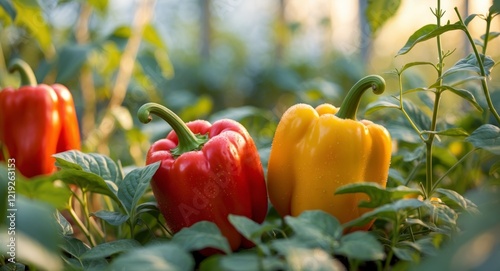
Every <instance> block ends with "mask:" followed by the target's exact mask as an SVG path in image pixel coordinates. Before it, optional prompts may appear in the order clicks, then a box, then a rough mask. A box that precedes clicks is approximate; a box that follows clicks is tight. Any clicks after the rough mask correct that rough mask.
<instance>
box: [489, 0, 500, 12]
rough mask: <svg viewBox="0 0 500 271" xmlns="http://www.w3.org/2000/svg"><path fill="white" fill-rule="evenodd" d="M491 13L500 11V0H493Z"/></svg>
mask: <svg viewBox="0 0 500 271" xmlns="http://www.w3.org/2000/svg"><path fill="white" fill-rule="evenodd" d="M489 12H490V14H492V15H493V14H499V13H500V0H493V5H492V6H491V7H490V9H489Z"/></svg>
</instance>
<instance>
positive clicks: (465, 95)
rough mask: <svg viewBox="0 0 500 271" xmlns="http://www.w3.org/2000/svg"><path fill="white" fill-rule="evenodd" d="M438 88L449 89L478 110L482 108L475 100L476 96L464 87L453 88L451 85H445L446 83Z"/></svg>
mask: <svg viewBox="0 0 500 271" xmlns="http://www.w3.org/2000/svg"><path fill="white" fill-rule="evenodd" d="M440 88H442V89H446V90H449V91H451V92H452V93H455V94H456V95H458V96H460V97H462V98H464V99H465V100H466V101H468V102H469V103H471V104H472V105H473V106H474V107H475V108H476V109H477V110H479V111H480V112H482V111H483V108H482V107H481V106H480V105H479V103H478V102H477V101H476V98H475V97H474V95H473V94H472V93H471V92H470V91H468V90H466V89H460V88H454V87H452V86H447V85H443V86H441V87H440Z"/></svg>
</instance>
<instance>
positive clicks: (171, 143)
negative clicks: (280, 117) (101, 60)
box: [138, 103, 268, 250]
mask: <svg viewBox="0 0 500 271" xmlns="http://www.w3.org/2000/svg"><path fill="white" fill-rule="evenodd" d="M150 113H155V114H157V115H159V116H160V117H162V118H163V119H164V120H166V121H167V122H168V123H169V124H170V126H172V128H173V131H172V132H170V133H169V134H168V135H167V137H166V138H165V139H161V140H159V141H157V142H155V143H154V144H152V146H151V147H150V149H149V152H148V154H147V157H146V164H151V163H154V162H157V161H161V165H160V167H159V169H158V170H157V171H156V174H155V175H154V176H153V179H152V182H151V187H152V189H153V193H154V195H155V198H156V200H157V202H158V206H159V209H160V211H161V213H162V214H163V216H164V218H165V221H166V223H167V226H168V228H169V229H170V230H172V231H173V232H174V233H175V232H178V231H179V230H181V229H182V228H184V227H189V226H191V225H193V224H194V223H196V222H199V221H203V220H207V221H211V222H214V223H215V224H216V225H217V226H218V227H219V229H220V230H221V232H222V234H223V235H224V236H225V237H226V238H227V239H228V241H229V244H230V246H231V248H232V249H233V250H235V249H237V248H239V247H240V246H242V245H243V246H245V247H248V246H251V243H250V242H249V241H248V240H246V239H244V238H243V237H242V236H241V235H240V234H239V233H238V232H237V231H236V229H235V228H234V227H233V226H232V225H231V224H230V222H229V220H228V215H229V214H235V215H241V216H246V217H248V218H250V219H252V220H254V221H256V222H258V223H261V222H263V221H264V219H265V217H266V214H267V204H268V199H267V189H266V183H265V177H264V173H263V168H262V164H261V162H260V158H259V154H258V152H257V148H256V146H255V144H254V142H253V140H252V138H251V137H250V135H249V134H248V132H247V131H246V129H245V128H244V127H243V126H242V125H241V124H239V123H238V122H236V121H233V120H229V119H223V120H219V121H216V122H214V123H213V124H210V123H209V122H207V121H204V120H196V121H192V122H189V123H187V124H184V122H182V120H181V119H180V118H179V117H178V116H176V115H175V114H174V113H173V112H172V111H170V110H169V109H167V108H165V107H163V106H161V105H158V104H155V103H148V104H145V105H143V106H142V107H141V108H140V109H139V112H138V117H139V119H140V120H141V121H142V122H144V123H147V122H149V120H150V119H151V117H150Z"/></svg>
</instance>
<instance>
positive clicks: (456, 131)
mask: <svg viewBox="0 0 500 271" xmlns="http://www.w3.org/2000/svg"><path fill="white" fill-rule="evenodd" d="M422 134H435V135H444V136H469V133H467V131H465V130H464V129H463V128H457V127H455V128H450V129H446V130H441V131H422Z"/></svg>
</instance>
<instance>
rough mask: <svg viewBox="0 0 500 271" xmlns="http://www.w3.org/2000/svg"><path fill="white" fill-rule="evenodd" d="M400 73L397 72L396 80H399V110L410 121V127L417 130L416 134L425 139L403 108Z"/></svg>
mask: <svg viewBox="0 0 500 271" xmlns="http://www.w3.org/2000/svg"><path fill="white" fill-rule="evenodd" d="M401 75H402V73H399V72H398V81H399V110H400V111H401V112H402V113H403V115H404V116H405V118H406V119H407V120H408V122H409V123H410V125H411V127H412V128H413V129H414V130H415V131H416V132H417V134H418V136H419V137H420V139H421V140H422V141H425V139H424V137H423V136H422V132H420V129H418V127H417V125H416V124H415V122H413V120H412V119H411V117H410V115H408V113H407V112H406V110H405V108H404V102H403V79H402V77H401Z"/></svg>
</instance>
